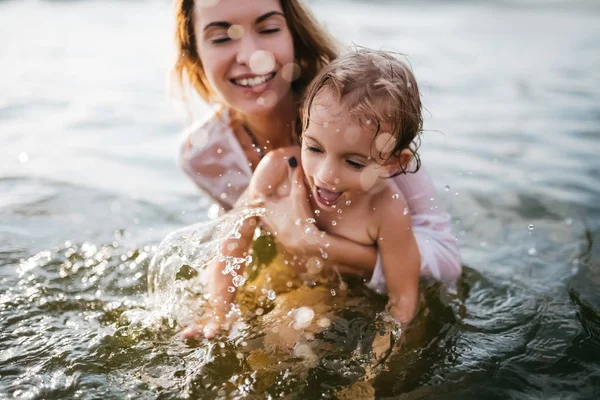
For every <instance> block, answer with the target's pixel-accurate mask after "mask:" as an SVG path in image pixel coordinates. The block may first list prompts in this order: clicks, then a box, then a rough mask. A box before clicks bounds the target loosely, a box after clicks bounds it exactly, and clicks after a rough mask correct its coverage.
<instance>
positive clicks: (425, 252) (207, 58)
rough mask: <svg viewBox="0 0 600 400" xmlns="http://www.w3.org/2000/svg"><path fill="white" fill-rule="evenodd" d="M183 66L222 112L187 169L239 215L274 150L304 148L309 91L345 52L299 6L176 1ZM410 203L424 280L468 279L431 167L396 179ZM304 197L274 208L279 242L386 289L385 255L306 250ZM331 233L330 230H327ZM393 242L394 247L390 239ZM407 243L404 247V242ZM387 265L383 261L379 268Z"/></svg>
mask: <svg viewBox="0 0 600 400" xmlns="http://www.w3.org/2000/svg"><path fill="white" fill-rule="evenodd" d="M176 15H177V23H176V41H177V44H178V59H177V63H176V65H175V69H174V72H175V75H176V77H177V78H178V79H180V80H181V81H182V82H184V81H185V82H189V84H190V85H191V86H192V88H193V89H195V90H196V91H197V93H198V94H199V95H200V96H201V97H202V98H203V99H204V100H205V101H206V102H207V103H208V104H210V105H212V106H214V107H215V109H216V110H217V111H216V112H215V113H214V115H211V116H210V117H209V118H208V119H207V120H206V121H204V122H202V123H200V124H198V125H194V126H192V127H190V128H189V129H188V130H186V132H185V135H184V143H183V146H182V151H181V156H180V165H181V167H182V168H183V170H184V171H185V172H186V173H187V174H188V175H189V177H190V178H191V179H192V180H193V182H194V183H195V184H196V185H197V186H198V187H200V188H201V189H202V190H203V191H204V192H205V193H207V194H208V195H209V196H210V197H211V198H212V199H214V200H215V201H216V202H218V203H219V204H220V205H221V206H222V207H223V208H224V209H226V210H228V209H230V208H231V207H232V206H233V204H234V203H235V202H236V201H237V200H238V198H239V196H240V195H241V193H242V192H243V191H244V190H245V189H246V188H247V187H248V185H249V183H250V179H251V177H252V175H253V173H254V172H255V169H256V167H257V165H258V163H259V161H260V159H261V158H262V157H263V156H264V155H265V154H267V153H268V152H269V151H271V150H273V149H276V148H280V147H285V146H290V145H293V144H297V141H298V138H297V137H298V133H299V129H298V125H299V118H298V104H299V100H300V98H301V97H302V96H303V94H304V92H305V89H306V87H307V85H308V84H309V83H310V82H311V81H312V79H313V78H314V77H315V76H316V75H317V73H318V72H319V71H320V70H321V69H322V68H323V67H324V66H325V65H326V64H327V63H328V62H330V61H331V60H333V59H335V58H336V57H337V53H338V51H337V47H336V45H335V44H334V42H333V40H331V39H330V37H329V35H328V34H327V33H326V32H325V31H324V30H323V29H322V28H321V27H320V26H319V24H317V23H316V22H315V20H314V18H313V17H312V16H311V14H310V13H309V12H308V10H307V9H306V7H305V6H303V5H302V3H301V2H300V1H298V0H286V1H280V0H255V1H251V2H245V3H244V6H243V7H240V6H239V1H238V0H220V1H218V2H215V1H201V0H197V1H193V0H190V1H187V0H186V1H183V0H178V1H177V2H176ZM388 181H389V182H388V183H389V184H390V185H393V186H394V187H395V190H396V191H397V192H398V194H401V195H402V196H403V197H404V199H405V200H406V203H407V205H406V206H405V205H404V204H401V203H402V202H400V201H398V202H396V203H395V204H396V208H395V213H396V214H404V212H405V209H406V208H407V209H408V213H409V215H410V217H411V220H412V225H413V229H412V230H411V231H410V234H411V235H414V239H415V240H416V243H417V245H418V248H419V253H420V260H421V275H422V276H428V277H433V278H435V279H440V280H444V281H446V282H449V283H451V282H453V281H454V280H455V279H456V278H457V277H458V276H459V275H460V272H461V264H460V257H459V254H458V248H457V244H456V241H455V240H454V237H453V235H452V232H451V229H450V218H449V215H448V214H447V213H446V212H445V210H444V207H443V204H442V203H441V202H440V200H439V199H438V198H437V195H436V191H435V188H434V186H433V183H432V181H431V179H430V178H429V176H428V175H427V174H426V172H425V170H424V169H423V168H421V169H419V170H418V171H417V172H416V173H414V174H400V175H397V176H394V177H392V178H390V179H388ZM302 194H303V190H302V189H300V190H295V191H294V192H293V193H292V195H290V196H281V197H280V198H278V199H277V201H272V202H271V204H270V208H271V209H279V210H286V212H285V213H283V212H277V213H275V215H277V216H278V218H274V217H272V216H270V215H267V216H266V217H265V219H266V222H267V223H268V224H269V226H270V227H271V228H272V230H273V231H277V232H278V233H279V235H278V241H279V242H280V243H281V244H282V245H283V246H284V247H285V248H287V249H290V250H293V251H294V252H295V253H303V254H304V255H305V256H306V257H311V256H317V257H318V256H320V251H319V249H320V248H322V246H323V245H324V244H325V243H328V244H329V247H328V248H327V253H328V259H327V262H329V263H331V264H335V265H343V266H345V267H346V271H347V272H351V273H355V274H361V275H366V276H372V278H371V286H372V287H374V288H376V289H380V290H382V289H383V288H384V286H385V284H384V279H383V272H382V264H381V257H378V254H377V252H376V250H375V248H374V247H372V246H365V245H363V244H360V243H359V242H357V241H352V240H349V239H347V238H344V237H341V236H336V235H335V233H336V232H335V230H334V231H333V232H332V233H330V232H326V231H323V230H321V231H320V232H319V235H318V240H319V243H318V244H316V245H310V246H306V241H305V238H304V235H305V234H304V231H303V227H302V226H299V225H296V224H295V221H296V220H298V219H300V220H306V219H307V218H314V217H317V215H313V211H314V209H313V208H309V207H307V204H306V198H305V197H304V198H302ZM318 228H322V226H318ZM388 240H394V239H393V238H389V239H388ZM398 245H400V244H399V242H398ZM376 261H378V262H376Z"/></svg>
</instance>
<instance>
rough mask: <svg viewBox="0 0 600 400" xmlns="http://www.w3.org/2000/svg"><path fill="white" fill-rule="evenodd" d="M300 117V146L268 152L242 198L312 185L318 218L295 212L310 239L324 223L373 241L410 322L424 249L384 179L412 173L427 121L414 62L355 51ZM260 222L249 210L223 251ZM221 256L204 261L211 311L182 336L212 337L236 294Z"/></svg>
mask: <svg viewBox="0 0 600 400" xmlns="http://www.w3.org/2000/svg"><path fill="white" fill-rule="evenodd" d="M302 125H303V126H302V130H303V132H302V145H301V148H298V147H289V148H282V149H278V150H275V151H271V152H270V153H269V154H268V155H267V156H266V157H264V159H263V160H262V161H261V162H260V164H259V165H258V167H257V169H256V171H255V173H254V175H253V177H252V181H251V183H250V186H249V188H248V191H247V193H246V194H245V195H244V196H242V198H241V199H240V202H241V203H242V204H243V203H245V204H253V203H254V202H256V201H257V200H260V199H265V198H269V197H270V196H285V195H289V194H290V191H292V192H293V191H297V190H304V188H306V191H307V192H308V195H307V202H308V203H309V204H310V207H311V210H314V214H315V215H314V217H315V218H314V220H310V221H306V222H305V221H299V222H300V223H306V229H305V232H306V240H307V246H309V245H311V244H310V243H311V240H310V236H311V234H313V233H314V232H315V231H317V229H316V227H319V228H321V229H322V230H326V231H327V232H329V233H332V234H334V235H337V236H341V237H344V238H347V239H350V240H352V241H355V242H357V243H359V244H363V245H370V246H374V247H376V248H377V249H378V251H379V254H380V257H381V259H382V265H383V274H384V277H385V283H386V290H387V293H388V295H389V303H388V312H389V313H390V314H391V315H392V316H393V317H394V318H395V319H396V320H397V321H399V322H400V323H401V324H403V325H405V324H408V323H410V321H411V320H412V319H413V317H414V315H415V312H416V308H417V304H418V288H419V274H420V255H419V250H418V247H417V243H416V241H415V238H414V235H413V234H412V232H411V228H412V225H411V218H410V215H409V213H408V209H407V208H406V204H405V200H404V198H403V196H402V193H400V192H398V191H397V190H396V189H394V188H393V186H391V185H389V184H388V182H389V180H388V179H387V178H389V177H393V176H395V175H397V174H401V173H409V172H414V171H415V170H416V169H417V168H418V166H419V164H420V163H419V160H418V156H417V155H416V152H415V148H414V147H413V146H414V142H415V139H417V136H418V135H419V133H420V131H421V129H422V115H421V101H420V95H419V91H418V87H417V83H416V80H415V78H414V75H413V74H412V71H411V70H410V68H409V67H408V66H407V65H406V64H405V63H404V62H402V61H400V60H398V59H396V58H395V57H394V56H393V55H391V54H390V53H387V52H384V51H377V50H369V49H358V50H354V51H352V52H350V53H348V54H346V55H344V56H342V57H340V58H339V59H337V60H335V61H333V62H331V63H330V64H329V65H327V66H326V67H324V68H323V70H322V71H321V72H320V73H319V75H317V77H316V78H315V79H314V81H313V82H312V83H311V85H310V87H309V88H308V90H307V92H306V97H305V100H304V104H303V108H302ZM298 160H301V165H298ZM302 181H303V182H304V185H299V184H298V183H299V182H302ZM240 202H238V205H239V203H240ZM402 210H404V212H403V211H402ZM267 212H268V210H267ZM258 223H259V221H258V218H257V217H251V218H248V219H246V220H245V221H244V223H243V224H242V226H241V228H240V229H239V237H237V238H232V239H228V240H226V241H224V242H223V243H222V246H221V253H222V254H223V255H224V256H225V258H227V257H236V258H237V259H241V258H244V257H245V256H246V255H247V254H248V251H249V248H250V246H251V244H252V240H253V234H254V231H255V228H256V226H257V224H258ZM313 224H316V226H314V225H313ZM267 228H268V227H267ZM274 234H275V235H276V232H274ZM275 237H276V236H275ZM323 251H325V249H323ZM225 258H216V259H214V260H213V261H212V262H211V263H210V265H209V266H208V271H207V272H208V274H209V285H207V287H208V291H209V294H210V299H211V300H210V304H211V311H212V313H210V317H209V318H208V319H207V320H205V322H204V323H202V324H199V325H195V326H190V327H188V328H186V329H185V330H184V332H183V334H184V336H185V337H197V336H204V337H207V338H210V337H213V336H214V335H215V334H216V333H217V332H218V331H219V329H222V328H223V326H224V324H223V323H224V321H225V316H226V314H227V313H228V312H229V310H230V306H231V303H232V302H233V300H234V298H235V294H234V293H233V292H232V291H231V288H233V287H234V286H239V285H238V284H236V285H234V284H233V282H232V279H233V276H232V275H230V274H224V273H223V271H224V269H225V268H226V261H225ZM236 272H237V273H238V274H241V273H242V272H243V271H236ZM299 272H303V271H299ZM238 279H239V278H238Z"/></svg>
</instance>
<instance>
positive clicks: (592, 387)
mask: <svg viewBox="0 0 600 400" xmlns="http://www.w3.org/2000/svg"><path fill="white" fill-rule="evenodd" d="M309 3H310V4H311V5H312V7H313V10H314V12H315V14H316V15H317V17H318V19H319V20H321V21H323V22H324V23H325V24H326V26H327V27H328V28H329V29H330V30H331V32H332V33H333V34H334V35H335V36H336V37H337V38H338V39H340V40H341V41H342V42H344V43H347V44H351V43H355V44H359V45H364V46H370V47H376V48H386V49H390V50H395V51H399V52H401V53H404V54H406V55H408V59H409V60H410V62H411V64H412V66H413V68H414V70H415V73H416V76H417V79H418V81H419V83H420V88H421V90H422V95H423V102H424V105H425V107H426V108H427V112H426V114H425V128H426V132H425V133H424V135H423V144H422V147H421V155H422V159H423V165H424V166H425V167H426V168H427V170H428V172H429V173H430V175H431V176H432V177H433V179H434V182H435V184H436V186H437V189H438V195H439V196H440V197H442V198H443V199H444V201H445V202H446V204H447V206H448V209H449V211H450V212H451V214H452V216H453V224H454V230H455V234H456V236H457V240H458V241H459V243H460V248H461V253H462V256H463V261H464V264H465V265H466V266H467V268H466V273H465V277H464V281H465V284H464V285H465V287H467V288H468V293H469V295H468V296H467V298H466V300H464V306H465V307H466V310H467V311H466V314H465V315H463V317H461V318H458V319H453V320H451V321H449V322H447V324H446V325H444V326H445V328H443V329H442V328H440V330H439V331H438V332H436V334H435V335H434V336H435V338H436V342H435V343H437V344H435V345H431V344H430V346H434V348H431V347H430V348H429V349H430V350H431V353H430V355H429V357H430V358H431V359H432V360H433V361H432V365H435V366H436V367H435V368H434V367H431V368H428V369H427V373H423V374H422V376H421V377H420V380H419V379H416V380H414V379H413V381H414V382H416V383H415V386H414V387H413V386H406V385H404V386H403V384H398V383H394V382H395V381H394V379H390V380H389V382H388V381H385V378H381V379H383V381H385V382H386V383H385V384H386V385H388V386H389V385H391V386H389V387H391V389H389V391H387V392H386V390H388V389H381V388H380V389H379V390H383V392H380V393H384V394H388V395H400V394H402V393H412V397H410V398H417V397H419V396H420V394H419V393H421V394H422V392H419V391H418V389H417V387H423V386H428V387H432V388H433V389H432V390H433V392H428V394H429V395H431V394H432V393H433V394H437V395H438V396H442V397H443V396H450V397H451V396H465V395H466V396H468V395H472V396H475V397H477V396H482V395H484V394H485V395H486V396H487V395H489V396H492V397H493V396H501V397H509V396H514V397H521V396H533V397H547V396H549V395H557V396H560V397H573V398H578V397H581V398H592V397H594V396H593V394H594V393H596V394H597V393H598V392H599V391H600V364H599V363H598V360H600V314H599V312H600V311H599V310H600V294H599V293H600V291H599V290H598V287H600V261H599V260H600V255H599V245H598V242H599V240H600V182H599V177H600V157H599V149H600V146H599V142H600V138H599V135H600V68H599V66H600V4H598V3H597V2H596V1H534V0H530V1H508V0H506V1H501V0H497V1H483V0H482V1H469V0H463V1H443V2H442V1H433V0H428V1H419V2H409V1H392V0H390V1H384V0H379V1H368V2H367V1H352V0H331V1H330V0H327V1H325V0H314V1H309ZM173 20H174V17H173V11H172V4H171V2H169V1H165V0H146V1H116V0H101V1H100V0H88V1H50V0H47V1H41V0H40V1H35V0H32V1H0V54H1V58H2V62H1V63H0V327H1V328H0V378H2V379H1V382H2V383H0V397H3V395H6V396H12V397H15V398H65V397H64V396H69V397H70V396H74V397H81V398H98V396H104V398H124V396H127V395H129V396H133V397H136V398H155V397H156V396H158V395H157V393H162V395H163V398H178V396H180V395H181V392H179V391H178V390H179V389H173V388H171V389H172V390H171V389H165V390H166V391H163V392H161V391H160V390H158V389H157V387H158V388H161V387H162V388H164V387H167V388H169V384H168V382H167V383H165V382H162V381H160V382H159V379H158V378H152V377H155V376H161V374H163V372H164V373H167V375H168V373H171V372H172V369H174V368H175V367H174V366H173V364H172V363H171V362H169V361H166V360H162V361H160V362H158V363H157V362H151V361H148V360H146V359H143V360H138V361H139V364H138V365H137V366H125V364H119V363H117V364H111V362H109V361H107V360H105V359H104V358H103V355H102V354H106V351H107V350H106V349H107V348H111V349H112V348H114V347H115V346H116V347H119V346H117V345H115V343H113V342H111V340H112V339H107V338H111V337H113V335H115V333H114V332H115V329H116V328H115V326H116V325H118V323H117V321H118V315H119V314H120V312H122V311H124V310H126V309H128V308H130V307H134V306H140V304H142V303H143V299H144V296H145V293H146V267H147V263H148V259H149V257H151V255H152V248H153V246H154V245H156V244H157V243H158V242H159V241H160V240H161V239H162V238H163V237H164V235H165V234H166V233H168V232H169V231H171V230H173V229H175V228H178V227H181V226H184V225H188V224H191V223H195V222H197V221H201V220H204V219H206V218H207V210H208V207H209V205H210V202H209V201H208V199H206V198H204V197H203V196H202V195H200V192H199V191H198V190H197V189H196V188H195V187H194V186H193V184H192V183H191V181H189V180H188V179H187V178H186V177H185V176H184V174H183V173H182V172H181V171H180V170H179V169H178V168H177V165H176V158H177V153H178V145H179V138H180V132H181V131H182V129H183V128H184V127H185V126H186V125H187V124H188V123H189V122H190V120H189V118H190V115H189V114H186V113H185V112H184V111H183V107H182V105H181V104H180V103H178V102H176V101H173V99H171V98H169V97H168V95H167V75H168V72H169V69H170V68H171V66H172V62H173V59H174V46H173V35H174V33H173V23H174V21H173ZM204 112H205V107H204V106H203V105H201V104H197V105H196V107H195V109H194V111H193V114H194V115H196V116H201V115H202V114H203V113H204ZM76 265H77V267H75V266H76ZM115 324H116V325H115ZM107 340H108V342H107ZM140 343H141V342H139V341H138V342H135V344H136V345H138V346H141V345H140ZM120 346H121V345H120ZM145 346H147V347H145V348H146V349H148V348H152V345H148V344H147V343H146V344H145ZM435 346H438V347H435ZM124 347H126V346H121V347H119V348H120V349H122V348H124ZM436 349H437V350H439V349H444V350H443V351H442V350H439V351H440V352H436V351H437V350H436ZM448 349H449V350H448ZM476 349H478V350H476ZM150 353H152V352H150ZM119 354H121V353H119ZM448 354H452V357H450V358H448ZM81 365H87V366H88V367H87V369H86V368H83V369H78V366H81ZM90 365H93V366H94V367H93V368H92V369H90V368H91V367H89V366H90ZM140 365H141V366H143V367H140ZM171 367H172V368H171ZM153 368H154V370H153ZM170 368H171V369H170ZM436 368H438V369H436ZM148 370H152V372H148ZM127 371H129V373H127ZM132 371H133V372H132ZM144 371H146V372H144ZM165 371H166V372H165ZM392 371H393V368H392ZM144 374H145V375H144ZM140 376H141V377H140ZM449 377H452V378H449ZM153 379H154V380H153ZM115 382H116V383H117V385H116V387H115V386H113V385H112V384H114V383H115ZM140 382H141V383H140ZM157 382H158V383H157ZM161 385H162V386H161ZM382 385H383V384H382ZM394 385H396V386H394ZM388 386H385V385H383V386H382V387H388ZM436 388H438V389H436ZM501 388H502V389H501ZM507 388H508V389H507ZM82 390H83V391H82ZM436 390H438V391H436ZM165 393H166V394H165Z"/></svg>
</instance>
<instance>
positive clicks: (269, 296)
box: [267, 290, 277, 300]
mask: <svg viewBox="0 0 600 400" xmlns="http://www.w3.org/2000/svg"><path fill="white" fill-rule="evenodd" d="M276 298H277V294H276V293H275V291H274V290H269V291H268V292H267V299H269V300H275V299H276Z"/></svg>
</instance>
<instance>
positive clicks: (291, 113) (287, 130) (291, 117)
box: [243, 95, 298, 150]
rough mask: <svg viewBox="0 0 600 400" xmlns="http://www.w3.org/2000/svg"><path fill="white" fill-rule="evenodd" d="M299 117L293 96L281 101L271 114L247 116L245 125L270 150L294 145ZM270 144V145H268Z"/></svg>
mask: <svg viewBox="0 0 600 400" xmlns="http://www.w3.org/2000/svg"><path fill="white" fill-rule="evenodd" d="M297 117H298V106H297V104H296V102H295V100H294V98H293V96H291V95H290V96H287V97H286V98H285V99H283V100H282V101H280V102H279V103H278V104H277V106H276V107H274V108H273V109H272V110H271V112H269V113H264V114H258V115H257V114H254V115H245V116H244V117H243V119H244V123H245V124H246V126H247V127H248V129H250V131H252V133H253V134H254V136H256V138H257V139H258V140H259V141H260V144H261V146H266V147H267V148H268V149H269V150H272V149H275V148H278V147H284V146H290V145H292V144H293V143H294V139H293V126H294V124H295V122H296V118H297ZM267 143H268V144H267Z"/></svg>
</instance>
